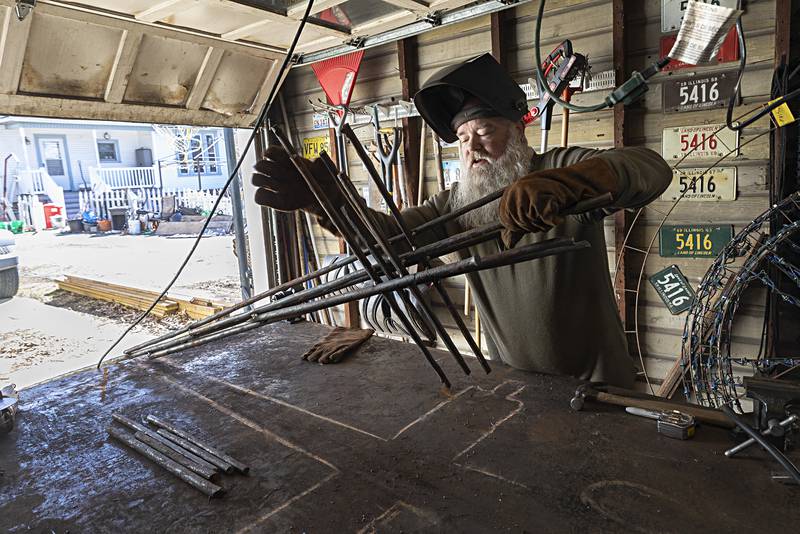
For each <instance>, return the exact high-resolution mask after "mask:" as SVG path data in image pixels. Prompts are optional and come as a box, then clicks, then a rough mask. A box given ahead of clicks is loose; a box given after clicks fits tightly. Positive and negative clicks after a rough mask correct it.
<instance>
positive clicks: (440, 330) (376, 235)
mask: <svg viewBox="0 0 800 534" xmlns="http://www.w3.org/2000/svg"><path fill="white" fill-rule="evenodd" d="M351 132H352V130H351ZM359 146H360V144H359ZM360 148H362V150H363V147H360ZM356 150H358V147H356ZM320 157H321V159H322V161H323V163H325V164H326V165H327V166H328V170H329V171H332V172H335V171H336V168H335V166H334V167H333V168H331V166H332V165H333V162H332V161H330V158H329V157H328V155H327V154H326V153H325V152H323V153H322V154H320ZM369 163H371V162H369V161H366V162H364V165H367V164H369ZM368 170H371V171H374V170H375V169H374V167H368ZM334 181H335V183H336V184H337V186H338V187H339V191H340V192H341V194H342V195H344V198H345V199H346V200H347V202H348V204H349V205H350V208H351V209H352V211H353V212H354V213H355V215H356V216H357V217H359V218H360V219H361V222H362V224H363V226H364V227H365V228H366V229H367V231H368V232H369V233H370V235H371V236H372V239H374V240H375V242H376V243H377V244H378V246H380V248H381V249H383V253H384V254H386V256H387V257H388V258H389V261H390V263H391V264H392V266H393V267H394V270H395V271H396V272H397V273H398V274H399V275H400V276H407V275H408V270H407V269H406V268H405V267H404V266H403V265H402V263H401V261H400V259H399V258H398V257H397V254H396V253H395V252H394V250H393V249H392V247H391V245H389V244H388V243H387V242H386V239H384V237H383V235H382V234H381V232H380V230H379V229H378V227H377V226H376V224H375V221H374V219H373V214H372V213H371V212H369V211H367V209H366V208H365V207H364V206H363V205H362V204H361V202H360V198H359V197H358V193H357V192H356V190H355V187H354V186H353V183H352V182H351V181H350V178H348V177H347V175H346V174H344V173H341V172H340V173H339V176H338V179H337V178H334ZM376 185H377V187H378V189H379V190H380V191H381V195H382V196H383V198H384V200H385V201H386V204H387V206H389V208H390V211H392V213H394V212H395V211H397V206H395V204H394V201H393V200H392V197H391V196H390V195H389V193H388V191H387V190H386V188H385V187H382V186H383V184H381V183H380V180H376ZM367 246H368V247H370V252H371V254H372V256H373V258H375V260H376V261H377V262H378V264H379V265H380V266H381V268H382V269H383V271H384V273H386V272H389V271H390V269H389V266H388V265H387V264H386V263H385V262H384V260H383V258H382V257H381V255H380V254H379V253H378V252H377V251H376V250H375V248H374V247H372V245H370V244H369V242H368V244H367ZM425 265H426V266H428V267H429V266H430V264H428V263H427V262H425ZM409 290H410V291H411V293H412V294H413V295H414V297H416V298H417V300H418V301H419V304H420V306H421V307H422V309H423V310H424V311H425V313H426V314H427V315H428V316H429V318H430V320H431V321H432V322H433V326H434V329H435V330H436V332H437V334H438V335H439V336H440V337H441V339H442V342H443V343H444V344H445V347H447V350H448V351H449V352H450V354H452V355H453V358H454V359H455V360H456V363H458V365H459V366H460V367H461V369H462V370H463V371H464V373H466V374H469V373H470V368H469V366H468V365H467V362H466V361H465V360H464V357H463V356H462V355H461V353H460V352H459V350H458V348H457V347H456V345H455V343H453V340H452V339H451V338H450V335H449V334H448V333H447V330H446V329H445V327H444V325H442V323H441V321H440V320H439V318H438V317H437V316H436V314H435V313H434V312H433V310H431V309H430V307H429V306H428V305H427V303H426V302H425V300H424V298H425V297H424V296H423V295H422V292H421V291H420V290H419V288H418V287H417V286H412V287H410V288H409ZM400 298H401V299H402V300H403V302H404V303H405V305H406V306H407V308H408V310H409V312H410V311H411V310H412V309H413V306H414V305H413V303H412V302H411V299H410V298H409V297H408V295H407V294H406V293H405V292H401V293H400ZM409 324H410V321H409ZM411 328H414V326H413V325H411ZM415 331H416V330H415ZM409 335H411V333H410V332H409Z"/></svg>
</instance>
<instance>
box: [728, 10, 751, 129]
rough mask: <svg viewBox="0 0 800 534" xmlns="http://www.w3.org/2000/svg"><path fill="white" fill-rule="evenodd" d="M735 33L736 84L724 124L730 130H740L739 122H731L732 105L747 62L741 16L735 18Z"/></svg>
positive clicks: (739, 90) (739, 92)
mask: <svg viewBox="0 0 800 534" xmlns="http://www.w3.org/2000/svg"><path fill="white" fill-rule="evenodd" d="M736 35H737V37H738V41H739V73H738V74H737V76H736V85H735V86H734V87H733V94H732V95H731V97H730V98H729V99H728V112H727V114H726V115H725V124H727V125H728V128H730V129H731V130H737V131H738V130H740V129H741V128H740V126H739V124H736V125H734V124H733V106H735V105H736V100H737V99H738V98H739V95H740V94H741V92H742V78H743V77H744V68H745V65H746V64H747V44H746V43H745V41H744V29H742V17H741V16H740V17H739V18H738V19H737V20H736Z"/></svg>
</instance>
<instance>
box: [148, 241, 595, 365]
mask: <svg viewBox="0 0 800 534" xmlns="http://www.w3.org/2000/svg"><path fill="white" fill-rule="evenodd" d="M588 247H589V243H588V242H586V241H578V242H575V241H574V240H573V239H567V238H564V239H550V240H547V241H544V242H541V243H536V244H531V245H524V246H521V247H517V248H514V249H511V250H505V251H503V252H500V253H497V254H493V255H491V256H487V257H485V258H482V257H480V256H473V257H471V258H467V259H464V260H461V261H458V262H454V263H450V264H446V265H441V266H438V267H431V268H430V269H426V270H424V271H421V272H417V273H413V274H410V275H408V276H404V277H400V278H393V279H391V280H387V281H385V282H382V283H380V284H375V285H373V286H369V287H361V288H357V289H353V290H351V291H348V292H347V293H344V294H340V295H334V296H331V297H328V298H324V299H319V300H315V301H313V302H306V303H303V304H297V305H294V306H289V307H286V308H281V309H279V310H275V311H272V312H267V313H264V314H260V315H256V316H255V317H253V319H252V321H253V322H252V323H250V324H245V325H239V326H236V327H233V328H229V329H227V330H225V331H221V332H217V333H215V334H212V335H209V336H206V337H203V338H199V339H195V340H193V341H190V342H186V343H178V342H175V343H173V344H172V345H171V346H170V348H165V349H164V350H161V351H159V352H156V353H153V354H152V355H151V358H157V357H160V356H166V355H168V354H172V353H174V352H180V351H182V350H184V349H187V348H192V347H197V346H200V345H203V344H205V343H208V342H210V341H214V340H216V339H222V338H225V337H228V336H230V335H234V334H238V333H242V332H246V331H248V330H252V329H254V328H259V327H261V326H263V325H264V324H271V323H275V322H278V321H282V320H284V319H290V318H292V317H297V316H298V315H303V314H305V313H308V312H309V311H315V310H320V309H323V308H329V307H332V306H339V305H340V304H345V303H347V302H353V301H355V300H360V299H363V298H367V297H371V296H373V295H377V294H381V293H386V292H387V291H398V290H401V289H406V288H408V287H409V286H412V285H422V284H428V283H431V282H433V281H434V280H439V279H442V278H448V277H451V276H458V275H460V274H467V273H471V272H477V271H483V270H486V269H494V268H497V267H504V266H506V265H514V264H516V263H520V262H523V261H529V260H533V259H537V258H544V257H547V256H552V255H554V254H562V253H565V252H573V251H576V250H580V249H584V248H588Z"/></svg>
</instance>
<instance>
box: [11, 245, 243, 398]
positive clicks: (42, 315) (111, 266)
mask: <svg viewBox="0 0 800 534" xmlns="http://www.w3.org/2000/svg"><path fill="white" fill-rule="evenodd" d="M192 241H193V240H192V239H190V238H170V237H160V236H123V235H118V234H109V235H92V234H60V233H58V232H38V233H36V234H22V235H19V236H17V251H18V253H19V258H20V291H19V293H18V295H17V296H16V297H14V298H13V299H10V300H4V301H0V385H2V384H5V383H7V382H13V383H16V384H17V386H18V387H27V386H30V385H32V384H35V383H38V382H41V381H43V380H47V379H49V378H52V377H54V376H59V375H61V374H64V373H67V372H70V371H74V370H76V369H80V368H84V367H86V366H88V365H92V364H94V363H96V361H97V360H98V359H99V357H100V355H101V354H102V353H103V352H105V350H106V349H107V348H108V347H109V346H110V345H111V343H113V342H114V341H115V340H116V339H117V337H118V336H119V335H120V334H121V333H122V332H123V331H124V329H125V328H126V327H127V326H128V325H129V324H130V323H131V322H133V320H134V319H135V318H136V317H138V315H139V313H140V312H139V311H138V310H134V309H132V308H127V307H124V306H121V305H118V304H113V303H109V302H103V301H99V300H94V299H91V298H88V297H84V296H81V295H75V294H72V293H69V292H66V291H62V290H59V289H58V287H57V285H56V283H55V281H56V280H57V279H58V278H60V277H63V276H65V275H73V276H81V277H85V278H93V279H98V280H103V281H107V282H112V283H118V284H123V285H127V286H133V287H138V288H142V289H149V290H157V291H160V290H162V289H163V288H164V286H165V285H166V284H167V283H168V282H169V280H170V279H171V278H172V276H173V275H174V273H175V271H176V269H177V268H178V265H179V264H180V262H181V261H182V260H183V258H184V257H185V255H186V254H187V252H188V250H189V248H190V247H191V245H192ZM173 291H174V292H176V293H181V294H184V295H189V296H197V297H204V298H208V299H212V300H215V301H218V302H220V301H221V302H227V303H234V302H237V301H238V300H240V299H241V294H240V288H239V274H238V268H237V264H236V257H235V256H234V254H233V237H232V236H215V237H207V238H204V239H203V240H202V242H201V243H200V245H199V246H198V248H197V251H196V252H195V254H194V256H193V258H192V260H191V261H190V263H189V265H187V267H186V269H185V270H184V273H183V274H182V276H181V277H180V278H179V279H178V281H177V283H176V284H175V286H174V289H173ZM188 322H190V320H189V319H188V318H186V317H185V316H180V315H170V316H167V317H164V318H163V319H158V318H155V317H148V318H147V319H145V320H144V321H143V322H142V323H141V324H140V325H139V326H138V327H136V328H135V329H134V330H133V331H132V332H131V333H130V334H129V335H128V337H127V338H126V340H125V341H124V342H123V343H122V344H120V346H119V348H124V347H126V346H132V345H134V344H136V343H141V342H142V341H144V340H145V339H147V338H150V337H153V336H157V335H161V334H164V333H166V332H168V331H170V330H174V329H177V328H180V327H181V326H184V325H185V324H187V323H188ZM115 354H118V351H115V352H114V353H112V355H115Z"/></svg>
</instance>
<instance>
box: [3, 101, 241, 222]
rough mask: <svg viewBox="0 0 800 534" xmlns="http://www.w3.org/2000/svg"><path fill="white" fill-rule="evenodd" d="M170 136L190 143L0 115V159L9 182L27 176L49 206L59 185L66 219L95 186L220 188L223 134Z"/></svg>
mask: <svg viewBox="0 0 800 534" xmlns="http://www.w3.org/2000/svg"><path fill="white" fill-rule="evenodd" d="M157 130H158V131H157ZM175 131H182V132H183V133H184V135H186V134H187V133H188V135H189V136H190V137H191V140H184V142H178V143H176V142H174V138H173V137H174V136H173V137H170V136H167V135H165V129H164V128H157V127H154V126H152V125H150V124H138V123H123V122H107V121H91V120H57V119H43V118H36V117H0V159H4V160H5V169H6V171H5V173H6V182H7V183H13V182H14V180H15V179H17V178H21V179H22V180H23V181H24V180H26V179H27V180H28V181H29V182H30V183H32V184H34V185H32V186H27V187H32V189H33V190H35V192H37V193H45V194H47V196H49V197H50V198H51V200H52V201H54V202H56V199H55V198H53V197H54V194H52V191H53V189H54V187H55V186H57V187H60V188H61V189H62V190H63V195H64V204H65V207H66V211H67V215H68V216H73V215H75V214H76V213H77V211H78V209H79V208H78V191H81V190H89V189H95V186H94V184H95V183H96V182H102V183H104V184H106V185H107V186H108V188H110V189H135V188H154V189H158V190H162V191H163V190H177V189H194V190H205V189H217V188H219V187H221V186H222V184H224V182H225V180H226V179H227V164H226V158H225V145H224V138H223V135H222V134H223V132H222V129H221V128H203V129H196V128H195V129H191V130H180V129H176V130H175ZM43 171H44V172H43ZM48 176H49V178H50V179H52V182H50V181H49V180H48V178H47V177H48ZM48 183H49V187H48ZM19 192H21V191H17V193H19ZM22 192H24V191H22ZM56 203H58V202H56Z"/></svg>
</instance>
